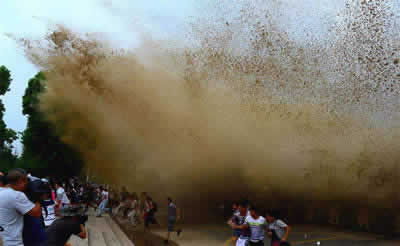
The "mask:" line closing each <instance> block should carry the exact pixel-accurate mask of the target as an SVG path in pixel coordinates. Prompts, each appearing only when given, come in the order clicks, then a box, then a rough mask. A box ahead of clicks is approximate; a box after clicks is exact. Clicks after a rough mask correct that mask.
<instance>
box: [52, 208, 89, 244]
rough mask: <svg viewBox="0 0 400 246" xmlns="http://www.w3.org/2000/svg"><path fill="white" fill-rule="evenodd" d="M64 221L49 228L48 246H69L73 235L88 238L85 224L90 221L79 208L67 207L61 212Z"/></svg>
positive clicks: (59, 220) (56, 222)
mask: <svg viewBox="0 0 400 246" xmlns="http://www.w3.org/2000/svg"><path fill="white" fill-rule="evenodd" d="M59 213H60V215H61V216H63V218H62V219H58V220H56V221H55V222H54V223H53V224H52V225H51V226H50V227H49V228H47V231H46V232H47V237H48V240H47V246H67V245H68V244H67V242H68V240H69V238H70V237H71V235H72V234H75V235H77V236H79V237H80V238H82V239H85V238H86V230H85V223H86V221H87V219H88V217H87V216H86V215H84V214H83V213H81V212H80V208H78V207H67V208H63V209H61V210H60V211H59Z"/></svg>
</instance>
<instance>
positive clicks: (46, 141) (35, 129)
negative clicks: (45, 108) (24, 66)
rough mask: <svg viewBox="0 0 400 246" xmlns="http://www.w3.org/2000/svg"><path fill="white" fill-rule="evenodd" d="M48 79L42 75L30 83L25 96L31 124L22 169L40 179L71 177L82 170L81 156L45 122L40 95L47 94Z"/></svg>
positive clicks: (24, 148) (24, 145)
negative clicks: (40, 177)
mask: <svg viewBox="0 0 400 246" xmlns="http://www.w3.org/2000/svg"><path fill="white" fill-rule="evenodd" d="M45 83H46V78H45V76H44V74H43V73H42V72H40V73H38V74H36V75H35V77H34V78H32V79H30V80H29V83H28V88H27V89H26V91H25V95H24V96H23V114H24V115H26V116H27V117H28V124H27V128H26V129H25V131H24V132H23V133H22V144H23V153H22V156H21V163H20V166H21V167H23V168H27V169H32V171H33V172H34V173H35V174H37V175H52V176H71V175H76V174H78V173H79V171H80V169H81V167H82V166H83V161H82V159H81V157H80V154H79V153H78V152H76V151H75V150H74V149H73V148H71V146H69V145H67V144H65V143H63V142H62V141H61V139H60V137H59V133H60V132H59V129H57V130H58V131H56V128H55V126H54V125H53V124H52V123H51V122H49V121H47V120H46V117H45V115H44V114H43V113H42V112H40V110H39V102H40V94H41V93H43V92H44V91H45Z"/></svg>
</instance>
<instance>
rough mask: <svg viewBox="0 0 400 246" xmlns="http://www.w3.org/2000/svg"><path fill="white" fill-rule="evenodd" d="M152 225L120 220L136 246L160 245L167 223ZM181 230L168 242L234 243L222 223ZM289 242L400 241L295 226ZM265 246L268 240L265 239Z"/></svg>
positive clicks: (307, 245) (308, 245)
mask: <svg viewBox="0 0 400 246" xmlns="http://www.w3.org/2000/svg"><path fill="white" fill-rule="evenodd" d="M162 222H163V221H162V220H160V223H161V226H160V227H158V226H153V227H152V228H151V230H150V232H145V231H144V229H143V225H139V226H137V227H132V226H129V225H128V224H129V223H127V222H123V221H122V223H121V222H120V223H119V224H120V225H122V227H123V228H124V231H125V232H126V233H127V234H128V236H129V237H130V238H131V239H132V240H133V242H134V243H135V245H136V246H161V245H165V244H164V239H165V236H166V233H167V228H166V225H163V223H162ZM177 226H178V227H181V228H182V229H183V232H182V234H181V236H180V237H177V236H176V233H173V234H171V235H172V236H171V240H172V241H170V243H169V245H174V246H177V245H181V246H229V245H233V242H232V230H231V229H230V228H229V227H228V226H227V225H226V226H225V225H224V224H203V225H189V224H184V223H178V224H177ZM289 241H290V243H291V245H297V246H312V245H319V246H363V245H366V246H395V245H396V246H399V245H400V241H399V240H398V241H388V240H383V238H382V237H380V236H379V235H375V234H368V233H353V232H345V231H342V230H340V229H335V228H329V227H320V226H305V225H298V226H296V225H294V226H292V231H291V233H290V237H289ZM266 245H270V244H269V240H268V239H267V240H266Z"/></svg>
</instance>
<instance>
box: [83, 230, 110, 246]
mask: <svg viewBox="0 0 400 246" xmlns="http://www.w3.org/2000/svg"><path fill="white" fill-rule="evenodd" d="M87 230H88V233H89V246H107V244H106V241H105V239H104V237H103V233H101V232H100V231H99V230H96V228H93V227H89V228H88V229H87Z"/></svg>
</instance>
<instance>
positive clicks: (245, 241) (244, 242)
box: [236, 238, 249, 246]
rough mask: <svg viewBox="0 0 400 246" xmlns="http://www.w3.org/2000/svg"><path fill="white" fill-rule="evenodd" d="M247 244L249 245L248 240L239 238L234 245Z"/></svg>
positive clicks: (241, 245)
mask: <svg viewBox="0 0 400 246" xmlns="http://www.w3.org/2000/svg"><path fill="white" fill-rule="evenodd" d="M248 245H249V240H248V239H243V238H239V239H238V240H237V241H236V246H248Z"/></svg>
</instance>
